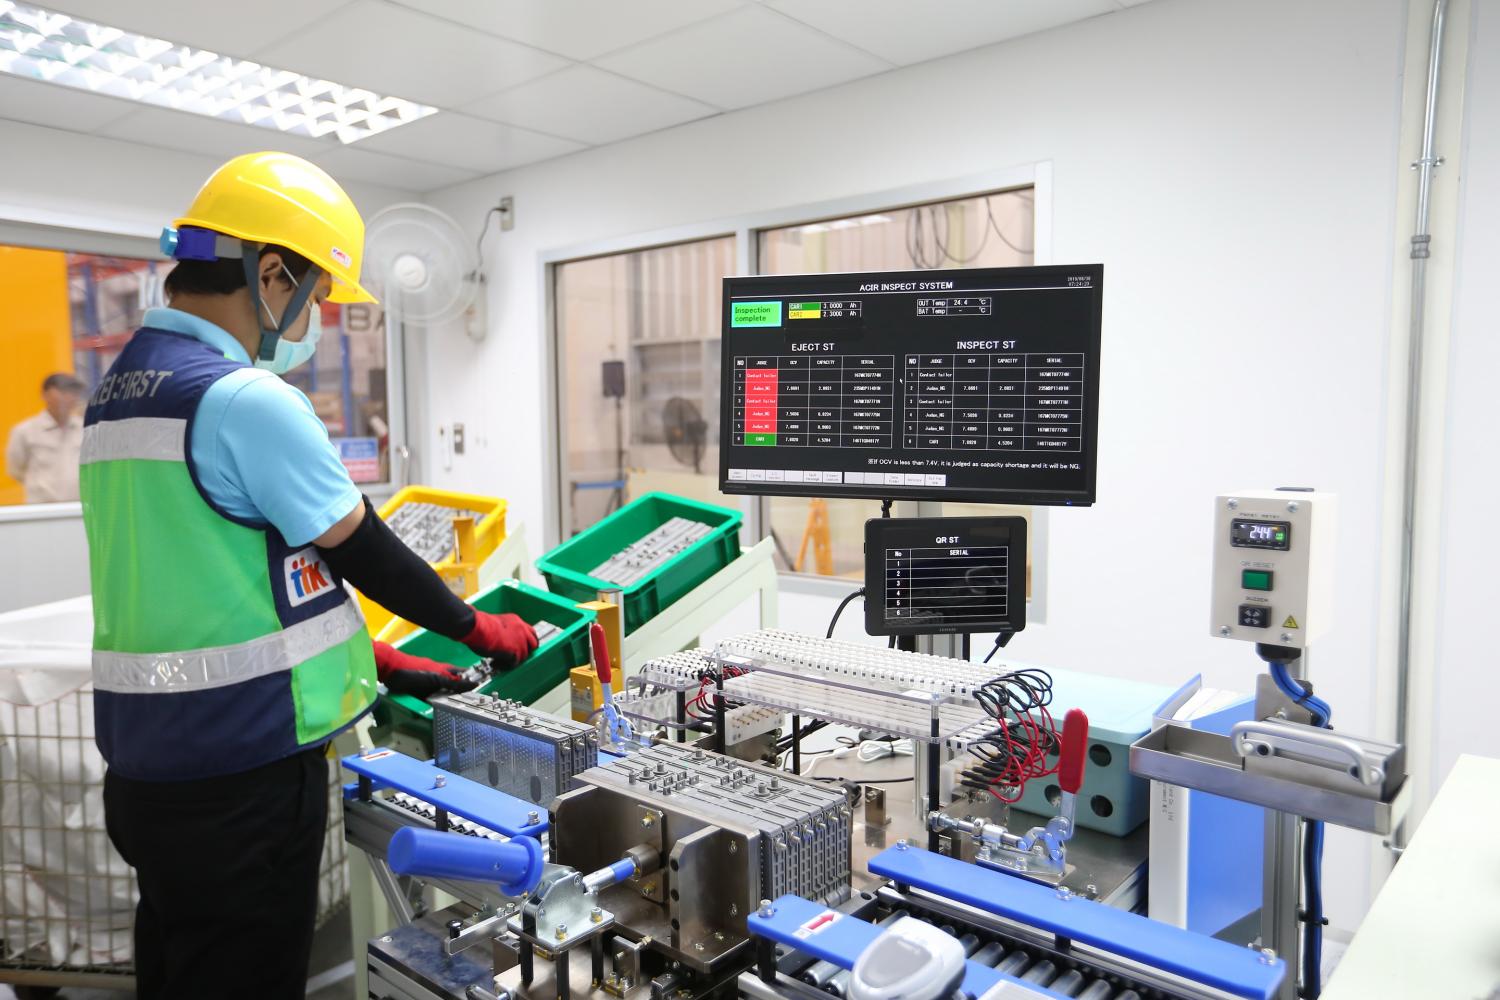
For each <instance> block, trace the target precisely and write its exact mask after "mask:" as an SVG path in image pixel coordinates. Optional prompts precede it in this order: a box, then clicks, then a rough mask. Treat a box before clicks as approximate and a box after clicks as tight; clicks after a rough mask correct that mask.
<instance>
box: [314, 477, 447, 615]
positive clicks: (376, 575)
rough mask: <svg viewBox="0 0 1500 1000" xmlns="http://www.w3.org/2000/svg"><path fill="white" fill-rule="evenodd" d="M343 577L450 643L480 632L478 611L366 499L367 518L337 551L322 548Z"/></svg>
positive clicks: (336, 570)
mask: <svg viewBox="0 0 1500 1000" xmlns="http://www.w3.org/2000/svg"><path fill="white" fill-rule="evenodd" d="M318 551H319V552H321V553H322V554H323V558H324V559H326V560H328V565H329V566H330V567H332V568H333V571H334V572H335V573H337V574H338V575H339V576H341V577H343V578H344V579H345V580H348V581H349V582H350V583H352V584H354V586H355V587H357V588H359V591H360V593H362V594H364V595H365V596H366V597H368V598H370V599H371V600H372V601H374V602H375V603H377V604H379V605H380V606H381V607H383V608H385V609H386V610H387V611H390V612H393V613H394V614H396V615H398V616H400V617H402V618H405V619H406V620H407V621H409V622H411V623H412V624H414V625H420V626H422V627H423V628H425V629H427V630H428V631H430V632H436V633H437V634H438V635H445V636H447V637H448V638H450V639H462V638H463V637H464V636H466V635H468V634H469V633H470V632H472V631H473V630H474V609H473V608H471V607H470V606H469V605H467V604H465V603H464V602H463V601H462V600H460V599H459V598H458V596H457V595H455V594H454V593H453V591H451V590H449V589H448V585H447V584H446V583H444V582H443V578H442V577H440V576H438V575H437V573H436V572H435V571H434V570H433V568H432V567H431V566H429V565H427V563H425V562H423V561H422V557H421V556H419V555H417V554H416V553H415V552H413V551H412V550H411V549H409V548H407V547H406V543H405V542H403V541H401V539H399V538H397V537H396V533H395V532H394V531H392V530H391V529H390V526H389V525H387V524H386V523H385V522H384V521H382V520H381V519H380V515H379V514H377V513H375V508H374V506H373V505H371V503H370V498H369V497H365V518H364V520H363V521H360V522H359V527H358V528H355V529H354V534H352V535H350V536H349V537H348V538H346V539H344V541H342V542H340V543H339V544H338V545H335V546H334V547H333V548H330V549H325V548H323V547H322V546H319V547H318Z"/></svg>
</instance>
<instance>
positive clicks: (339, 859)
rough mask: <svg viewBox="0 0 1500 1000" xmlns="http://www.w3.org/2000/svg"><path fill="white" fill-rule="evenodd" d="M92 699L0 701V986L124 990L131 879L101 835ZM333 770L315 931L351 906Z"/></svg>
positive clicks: (86, 691) (100, 768) (83, 695)
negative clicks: (30, 702) (28, 702)
mask: <svg viewBox="0 0 1500 1000" xmlns="http://www.w3.org/2000/svg"><path fill="white" fill-rule="evenodd" d="M104 770H105V768H104V760H103V758H102V757H100V755H99V751H98V748H97V747H96V746H95V745H94V699H93V690H92V688H91V687H89V686H84V687H82V688H79V689H77V690H74V691H71V692H69V693H67V694H64V695H62V696H61V697H58V698H55V699H53V700H51V701H47V702H45V703H43V704H39V705H21V704H13V703H11V702H7V701H0V982H25V983H31V984H43V985H55V986H69V985H90V984H91V985H106V984H111V983H112V984H113V985H117V986H125V985H128V984H127V983H126V982H125V980H128V979H130V978H132V977H133V975H134V967H133V965H132V962H133V959H134V955H133V945H132V937H131V929H132V925H133V922H134V917H135V902H136V880H135V872H134V871H133V870H132V869H131V868H130V866H129V865H127V864H126V863H125V861H124V860H123V859H122V858H121V857H120V856H119V854H118V853H116V851H115V849H114V846H113V845H112V844H111V843H110V841H109V835H108V834H107V833H106V831H105V826H104ZM338 778H339V773H338V768H337V766H336V764H335V762H333V761H329V782H328V797H329V810H328V832H327V835H326V836H325V838H324V842H323V857H322V862H321V865H320V868H319V876H318V918H317V923H318V926H320V927H321V926H322V925H323V924H324V923H325V922H327V921H328V920H329V919H330V918H331V917H332V916H333V915H334V914H335V913H337V912H338V911H339V909H340V908H341V907H343V906H344V905H345V904H346V903H347V901H348V895H349V875H348V869H347V867H346V865H345V862H346V859H347V848H346V846H345V843H344V819H343V809H342V807H341V804H340V802H339V784H338Z"/></svg>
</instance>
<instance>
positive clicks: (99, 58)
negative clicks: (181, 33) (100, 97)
mask: <svg viewBox="0 0 1500 1000" xmlns="http://www.w3.org/2000/svg"><path fill="white" fill-rule="evenodd" d="M0 73H10V74H12V75H14V76H19V77H24V78H25V79H28V80H41V81H44V82H46V83H56V84H61V85H63V86H65V87H74V88H76V89H78V90H87V91H91V92H93V93H96V94H107V95H109V96H111V97H121V98H124V99H126V100H129V101H139V102H141V103H142V104H153V105H156V106H157V107H162V108H171V109H173V110H175V111H190V112H192V113H193V114H198V115H206V116H208V117H210V118H218V119H221V120H223V121H229V122H236V123H239V124H242V125H259V126H260V127H261V128H268V129H275V130H276V131H278V132H287V133H290V134H292V135H305V136H311V137H313V138H321V137H323V136H325V135H332V136H335V137H337V138H338V140H339V141H340V142H344V143H350V142H357V141H358V140H360V139H363V138H364V137H365V136H367V135H374V134H375V133H377V132H384V131H386V130H388V129H393V128H396V127H397V126H399V125H405V124H406V123H407V122H413V121H416V120H417V119H418V118H426V117H427V116H428V115H430V114H433V113H434V112H436V111H437V108H432V107H428V106H427V105H425V104H416V103H413V102H412V101H403V100H402V99H401V98H399V97H382V96H380V95H379V94H376V93H372V92H371V91H368V90H361V89H359V88H358V87H345V86H342V85H340V84H337V83H333V82H331V81H328V80H315V79H313V78H312V77H308V76H303V75H302V74H301V73H294V72H292V71H291V70H284V69H272V68H271V67H269V66H262V65H261V64H260V63H253V62H248V61H246V60H243V59H232V58H230V57H229V56H221V55H219V54H218V53H217V52H210V51H208V50H207V49H194V48H190V47H188V46H186V45H178V44H176V43H175V42H168V41H164V40H163V39H160V38H150V37H148V36H146V35H137V34H135V33H134V32H130V31H124V30H122V29H120V28H111V27H108V26H106V25H102V24H95V23H94V22H93V21H84V20H81V19H79V18H76V17H69V16H68V15H67V14H58V13H55V12H53V11H50V10H45V9H43V8H41V7H33V6H31V5H29V4H24V3H15V2H13V0H0Z"/></svg>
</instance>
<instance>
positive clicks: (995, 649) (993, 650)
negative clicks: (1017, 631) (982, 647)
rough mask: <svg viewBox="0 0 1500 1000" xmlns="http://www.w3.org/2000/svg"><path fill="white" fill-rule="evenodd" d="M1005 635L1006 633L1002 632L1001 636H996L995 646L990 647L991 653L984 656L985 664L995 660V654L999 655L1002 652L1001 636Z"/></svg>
mask: <svg viewBox="0 0 1500 1000" xmlns="http://www.w3.org/2000/svg"><path fill="white" fill-rule="evenodd" d="M1004 634H1005V633H1004V632H1001V633H1000V635H997V636H995V644H994V645H993V646H991V647H990V651H989V652H988V653H985V654H984V662H985V663H988V662H990V661H991V660H993V659H994V658H995V654H996V653H998V652H1000V647H1001V645H1002V643H1001V642H1000V636H1002V635H1004Z"/></svg>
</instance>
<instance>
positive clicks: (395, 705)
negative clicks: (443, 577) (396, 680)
mask: <svg viewBox="0 0 1500 1000" xmlns="http://www.w3.org/2000/svg"><path fill="white" fill-rule="evenodd" d="M469 603H470V604H472V605H474V606H475V607H476V608H478V609H479V610H480V611H487V612H489V613H490V614H505V613H507V612H508V613H510V614H515V615H520V616H521V617H522V618H523V619H525V620H526V621H527V622H530V623H531V624H536V623H537V622H542V621H545V622H549V623H551V624H553V625H556V626H557V627H558V628H559V629H561V630H562V631H560V632H559V633H557V634H556V635H554V636H552V637H551V638H550V639H548V640H547V641H546V642H544V643H542V644H541V645H540V646H538V647H537V650H536V652H534V653H532V654H531V655H530V656H529V657H527V658H526V660H525V662H523V663H521V664H518V665H517V666H515V667H513V668H511V669H510V670H504V671H500V672H498V673H496V674H495V675H493V676H492V677H491V678H490V679H489V680H488V681H486V682H485V683H484V684H483V685H482V686H481V687H480V688H479V690H480V691H481V692H482V693H484V694H492V695H495V696H496V697H499V698H509V699H511V700H513V701H519V702H521V703H523V704H527V705H529V704H531V703H532V702H534V701H536V700H537V699H538V698H540V697H541V696H542V695H544V694H546V693H547V692H548V691H551V690H552V689H553V688H555V687H557V685H559V684H562V683H563V682H564V681H566V680H567V679H568V672H569V671H571V670H572V669H573V668H574V667H578V666H583V665H585V664H587V663H589V661H590V649H589V632H588V628H589V623H590V622H592V621H593V620H594V613H593V612H592V611H585V610H584V609H583V608H579V607H576V606H575V605H574V602H572V601H569V600H566V599H564V598H561V597H558V596H557V595H556V594H549V593H547V591H545V590H542V589H541V588H539V587H532V586H530V585H528V584H525V583H521V582H519V581H516V580H504V581H502V582H500V583H498V584H496V585H495V586H493V587H491V588H490V589H488V590H484V591H481V592H479V593H478V594H475V595H474V596H473V597H472V598H470V599H469ZM395 646H396V648H397V649H399V650H401V651H402V652H404V653H410V654H412V655H413V656H425V657H426V658H428V659H429V660H437V661H438V662H440V663H447V664H451V665H452V666H455V667H459V668H468V667H472V666H473V665H474V664H475V663H478V662H479V659H480V657H479V656H477V655H476V654H475V653H474V652H473V651H472V650H471V649H469V648H468V647H467V646H465V645H463V644H462V643H460V642H455V641H454V640H452V639H449V638H446V637H444V636H441V635H438V634H437V633H436V632H428V631H427V630H426V629H420V630H418V631H416V632H413V633H412V634H411V635H409V636H407V637H406V638H404V639H402V640H400V641H399V642H397V643H396V644H395ZM375 721H376V722H377V723H379V724H380V725H383V726H395V727H396V728H397V729H399V730H401V731H403V732H407V733H410V734H411V735H413V736H416V737H418V738H419V739H421V740H423V741H424V742H426V743H428V744H430V743H431V742H432V707H431V706H430V705H428V704H427V703H426V702H425V701H423V700H422V699H420V698H414V697H412V696H411V695H408V694H397V695H386V696H385V697H383V698H381V699H380V700H379V701H378V702H376V704H375Z"/></svg>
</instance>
